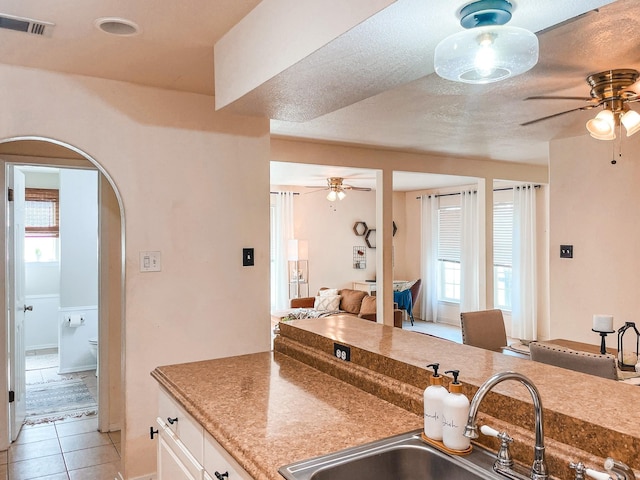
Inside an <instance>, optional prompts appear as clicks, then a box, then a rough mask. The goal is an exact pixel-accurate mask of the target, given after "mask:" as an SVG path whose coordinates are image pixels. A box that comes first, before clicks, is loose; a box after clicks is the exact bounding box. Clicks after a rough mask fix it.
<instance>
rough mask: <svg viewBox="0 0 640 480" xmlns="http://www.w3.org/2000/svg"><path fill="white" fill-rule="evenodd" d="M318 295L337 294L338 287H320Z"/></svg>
mask: <svg viewBox="0 0 640 480" xmlns="http://www.w3.org/2000/svg"><path fill="white" fill-rule="evenodd" d="M318 295H320V296H321V297H324V296H327V295H338V289H337V288H321V289H320V291H319V292H318Z"/></svg>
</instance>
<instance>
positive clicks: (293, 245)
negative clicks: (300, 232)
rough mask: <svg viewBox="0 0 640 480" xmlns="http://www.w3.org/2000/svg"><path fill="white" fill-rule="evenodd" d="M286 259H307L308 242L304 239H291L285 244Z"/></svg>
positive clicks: (295, 260) (294, 260)
mask: <svg viewBox="0 0 640 480" xmlns="http://www.w3.org/2000/svg"><path fill="white" fill-rule="evenodd" d="M287 260H289V261H291V262H297V261H299V260H309V243H308V242H307V241H306V240H298V239H295V238H294V239H291V240H289V243H288V245H287Z"/></svg>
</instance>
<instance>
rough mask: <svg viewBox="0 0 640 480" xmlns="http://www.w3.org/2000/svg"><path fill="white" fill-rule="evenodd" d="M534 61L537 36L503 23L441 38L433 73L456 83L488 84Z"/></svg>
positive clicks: (528, 67) (536, 53) (528, 65)
mask: <svg viewBox="0 0 640 480" xmlns="http://www.w3.org/2000/svg"><path fill="white" fill-rule="evenodd" d="M537 62H538V37H536V35H535V34H534V33H532V32H530V31H528V30H525V29H524V28H519V27H509V26H505V25H489V26H484V27H476V28H470V29H468V30H463V31H461V32H458V33H456V34H454V35H451V36H449V37H447V38H445V39H444V40H442V41H441V42H440V43H439V44H438V45H437V46H436V50H435V56H434V67H435V71H436V73H437V74H438V75H439V76H441V77H443V78H446V79H447V80H453V81H456V82H464V83H480V84H482V83H491V82H497V81H499V80H504V79H505V78H508V77H512V76H515V75H520V74H521V73H524V72H526V71H527V70H530V69H531V68H532V67H533V66H534V65H535V64H536V63H537Z"/></svg>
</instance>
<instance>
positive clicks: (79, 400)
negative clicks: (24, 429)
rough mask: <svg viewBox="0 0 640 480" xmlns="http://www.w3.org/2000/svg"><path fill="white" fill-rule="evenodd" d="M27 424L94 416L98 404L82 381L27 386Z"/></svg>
mask: <svg viewBox="0 0 640 480" xmlns="http://www.w3.org/2000/svg"><path fill="white" fill-rule="evenodd" d="M26 399H27V402H26V403H27V405H26V407H27V420H26V421H25V423H26V424H35V423H43V422H51V421H54V420H62V419H64V418H68V417H79V416H83V415H92V414H95V413H96V412H97V404H96V401H95V399H94V398H93V396H92V395H91V392H90V391H89V389H88V388H87V386H86V385H85V384H84V382H83V381H82V380H78V379H75V380H63V381H60V382H49V383H37V384H32V385H27V397H26Z"/></svg>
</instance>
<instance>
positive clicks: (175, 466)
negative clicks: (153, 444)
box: [158, 418, 202, 480]
mask: <svg viewBox="0 0 640 480" xmlns="http://www.w3.org/2000/svg"><path fill="white" fill-rule="evenodd" d="M158 425H159V429H158V430H159V431H158V480H200V479H201V478H202V466H201V465H200V464H199V463H198V461H197V460H196V459H195V458H193V455H191V453H189V450H187V449H186V448H185V446H184V444H183V443H182V442H181V441H180V440H179V439H178V438H177V437H176V435H175V433H173V432H172V431H171V429H170V428H169V427H168V426H167V424H165V423H164V422H163V421H162V420H161V419H160V418H158Z"/></svg>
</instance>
